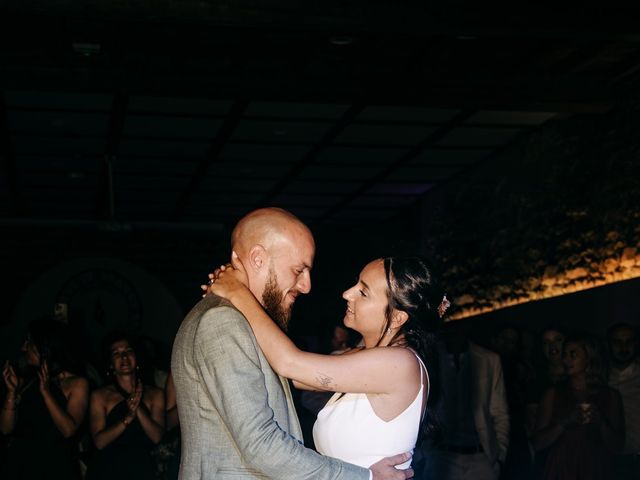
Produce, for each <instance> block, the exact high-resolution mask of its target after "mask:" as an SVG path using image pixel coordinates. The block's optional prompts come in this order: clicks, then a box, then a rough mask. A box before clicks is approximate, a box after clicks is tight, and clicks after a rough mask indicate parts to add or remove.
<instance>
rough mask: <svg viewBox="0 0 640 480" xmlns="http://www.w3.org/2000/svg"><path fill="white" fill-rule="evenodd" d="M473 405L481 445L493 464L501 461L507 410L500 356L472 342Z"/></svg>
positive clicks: (506, 438)
mask: <svg viewBox="0 0 640 480" xmlns="http://www.w3.org/2000/svg"><path fill="white" fill-rule="evenodd" d="M469 354H470V358H471V378H472V379H473V389H472V404H473V416H474V419H475V424H476V430H477V432H478V437H479V438H480V444H481V445H482V448H483V449H484V451H485V454H486V455H487V456H488V457H489V460H490V461H491V463H492V464H493V463H494V462H495V461H496V459H500V460H501V461H502V462H504V460H505V458H506V456H507V449H508V447H509V408H508V406H507V396H506V393H505V389H504V378H503V375H502V364H501V363H500V357H499V356H498V355H496V354H495V353H493V352H490V351H489V350H487V349H485V348H482V347H480V346H479V345H476V344H474V343H470V345H469Z"/></svg>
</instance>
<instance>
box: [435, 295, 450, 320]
mask: <svg viewBox="0 0 640 480" xmlns="http://www.w3.org/2000/svg"><path fill="white" fill-rule="evenodd" d="M450 306H451V302H450V301H449V299H448V298H447V294H446V293H445V294H444V296H443V297H442V301H441V302H440V305H438V315H440V318H442V317H444V314H445V313H447V310H448V309H449V307H450Z"/></svg>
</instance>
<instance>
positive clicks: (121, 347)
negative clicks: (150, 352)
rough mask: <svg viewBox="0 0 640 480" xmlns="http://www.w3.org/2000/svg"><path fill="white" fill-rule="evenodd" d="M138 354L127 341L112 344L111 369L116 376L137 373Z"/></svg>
mask: <svg viewBox="0 0 640 480" xmlns="http://www.w3.org/2000/svg"><path fill="white" fill-rule="evenodd" d="M136 366H137V363H136V352H135V351H134V350H133V347H132V346H131V345H129V342H128V341H127V340H118V341H117V342H113V344H111V368H113V371H114V373H115V374H116V375H128V374H131V373H133V372H134V371H135V369H136Z"/></svg>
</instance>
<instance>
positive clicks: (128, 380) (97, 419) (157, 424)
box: [86, 332, 165, 480]
mask: <svg viewBox="0 0 640 480" xmlns="http://www.w3.org/2000/svg"><path fill="white" fill-rule="evenodd" d="M105 343H106V345H107V350H106V353H107V354H108V356H109V366H110V367H109V368H110V373H109V374H110V376H111V378H112V382H111V384H108V385H106V386H104V387H102V388H100V389H98V390H96V391H95V392H93V394H92V395H91V423H90V428H91V434H92V436H93V441H94V443H95V446H96V447H97V449H98V451H97V452H95V454H94V457H93V458H92V459H91V461H90V464H89V467H88V471H87V477H86V478H87V479H88V480H96V479H105V480H107V479H109V480H111V479H116V478H117V479H119V480H123V479H132V480H133V479H136V480H144V479H152V478H154V476H155V470H156V469H155V464H154V462H153V459H152V456H151V450H152V448H153V446H154V445H156V444H158V443H159V442H160V440H161V439H162V436H163V434H164V418H165V401H164V392H163V391H162V390H161V389H159V388H157V387H154V386H152V385H144V384H143V383H142V381H141V380H140V376H139V374H138V372H139V369H140V367H139V365H138V363H137V358H136V351H135V349H134V346H133V342H132V341H131V339H130V338H129V336H128V335H126V334H124V333H120V332H115V333H114V334H112V335H111V336H110V337H109V338H108V339H107V341H106V342H105Z"/></svg>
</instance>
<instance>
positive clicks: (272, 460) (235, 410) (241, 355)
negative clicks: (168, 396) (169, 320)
mask: <svg viewBox="0 0 640 480" xmlns="http://www.w3.org/2000/svg"><path fill="white" fill-rule="evenodd" d="M252 338H253V333H252V332H251V329H250V326H249V324H248V322H247V321H246V319H245V318H244V317H243V316H242V315H241V314H240V313H239V312H238V311H237V310H235V309H233V308H231V307H221V308H217V309H216V310H215V314H214V313H212V311H209V312H207V313H205V315H204V317H203V318H202V321H201V323H200V326H199V328H198V332H197V339H196V345H195V347H196V348H195V350H196V352H195V353H196V356H197V357H196V358H197V363H198V365H199V368H200V369H201V371H200V375H201V378H202V379H203V381H204V383H205V385H206V392H203V394H206V395H208V396H209V397H210V400H211V403H212V404H213V405H215V407H216V409H217V410H218V412H220V415H221V417H222V421H223V422H224V423H225V425H226V427H227V428H228V430H229V432H230V435H231V436H232V437H233V439H234V440H235V442H236V445H237V448H238V449H239V450H240V453H241V455H242V458H243V459H244V460H245V461H246V463H247V465H248V466H250V467H252V468H254V469H256V470H258V471H260V472H262V473H264V474H265V475H267V476H269V477H272V478H278V479H294V478H295V479H320V480H325V479H326V480H329V479H347V478H348V479H368V478H369V470H367V469H364V468H361V467H357V466H355V465H351V464H348V463H345V462H342V461H339V460H337V459H333V458H330V457H323V456H322V455H319V454H318V453H316V452H315V451H313V450H310V449H307V448H305V447H304V445H303V444H302V443H301V442H300V441H298V440H297V439H295V438H294V437H292V436H291V435H289V433H288V432H286V431H284V430H283V429H282V428H281V427H280V426H279V425H278V424H277V422H276V421H275V419H274V413H273V410H272V409H271V407H270V406H269V403H268V392H267V389H266V387H265V378H264V375H263V373H262V371H261V367H260V359H259V357H258V352H257V350H256V347H255V344H254V343H253V340H252Z"/></svg>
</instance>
